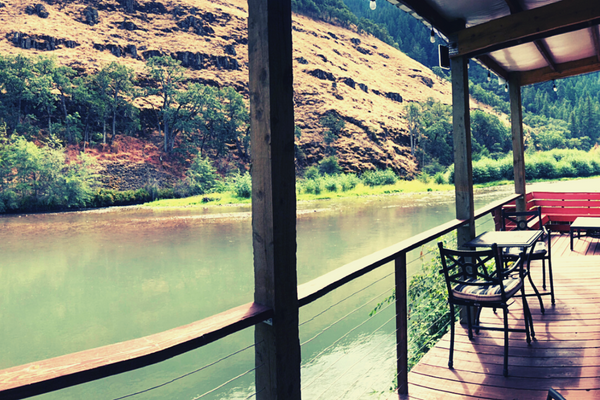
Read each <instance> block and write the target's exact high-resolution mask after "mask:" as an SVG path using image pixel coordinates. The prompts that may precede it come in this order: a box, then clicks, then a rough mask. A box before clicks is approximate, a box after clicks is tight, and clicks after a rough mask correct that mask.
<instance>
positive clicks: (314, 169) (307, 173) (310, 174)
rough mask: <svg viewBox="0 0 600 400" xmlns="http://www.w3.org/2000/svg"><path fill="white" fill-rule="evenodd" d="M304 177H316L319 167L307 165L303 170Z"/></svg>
mask: <svg viewBox="0 0 600 400" xmlns="http://www.w3.org/2000/svg"><path fill="white" fill-rule="evenodd" d="M304 177H305V178H306V179H316V178H318V177H319V168H317V167H316V166H314V165H313V166H311V167H308V169H307V170H306V171H305V172H304Z"/></svg>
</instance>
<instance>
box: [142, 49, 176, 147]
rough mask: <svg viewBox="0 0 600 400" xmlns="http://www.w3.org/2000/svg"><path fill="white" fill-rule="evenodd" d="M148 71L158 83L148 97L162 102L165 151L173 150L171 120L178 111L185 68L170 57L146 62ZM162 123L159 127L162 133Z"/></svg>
mask: <svg viewBox="0 0 600 400" xmlns="http://www.w3.org/2000/svg"><path fill="white" fill-rule="evenodd" d="M146 70H147V72H148V73H149V75H150V77H151V78H152V79H153V80H154V81H155V82H156V87H151V88H149V89H148V91H147V94H148V95H154V96H158V97H159V98H160V100H161V105H160V108H159V115H160V117H161V119H162V121H161V122H162V132H163V134H164V150H165V152H170V151H171V150H173V144H174V138H171V130H172V127H171V124H170V122H171V119H172V118H173V115H174V114H177V113H178V110H173V107H175V103H176V96H177V94H178V93H179V84H180V83H181V82H182V81H183V79H184V75H183V72H184V68H183V67H182V66H181V62H180V61H178V60H175V59H174V58H172V57H170V56H162V57H151V58H149V59H148V61H147V62H146ZM160 128H161V126H160V123H159V126H158V129H159V132H160Z"/></svg>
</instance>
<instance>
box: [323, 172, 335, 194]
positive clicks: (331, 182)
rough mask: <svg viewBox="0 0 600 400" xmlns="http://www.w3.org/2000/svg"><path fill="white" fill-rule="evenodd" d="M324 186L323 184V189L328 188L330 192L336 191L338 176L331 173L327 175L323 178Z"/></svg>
mask: <svg viewBox="0 0 600 400" xmlns="http://www.w3.org/2000/svg"><path fill="white" fill-rule="evenodd" d="M324 186H325V189H327V190H329V191H330V192H337V191H338V177H337V176H333V175H330V176H327V177H326V178H325V182H324Z"/></svg>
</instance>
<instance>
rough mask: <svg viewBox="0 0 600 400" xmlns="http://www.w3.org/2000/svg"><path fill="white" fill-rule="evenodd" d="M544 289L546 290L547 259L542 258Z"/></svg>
mask: <svg viewBox="0 0 600 400" xmlns="http://www.w3.org/2000/svg"><path fill="white" fill-rule="evenodd" d="M542 289H544V290H546V260H545V259H543V258H542Z"/></svg>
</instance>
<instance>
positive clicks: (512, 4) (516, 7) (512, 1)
mask: <svg viewBox="0 0 600 400" xmlns="http://www.w3.org/2000/svg"><path fill="white" fill-rule="evenodd" d="M504 2H505V3H506V4H507V5H508V8H509V10H510V13H511V14H517V13H520V12H523V11H525V10H524V9H523V7H522V6H521V3H519V2H518V1H517V0H504ZM533 44H535V47H537V49H538V51H539V52H540V54H541V55H542V57H544V60H546V63H547V64H548V66H549V67H550V68H551V69H552V71H554V72H556V61H554V57H553V56H552V53H550V49H548V46H547V45H546V43H544V42H543V41H542V40H535V41H534V42H533Z"/></svg>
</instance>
